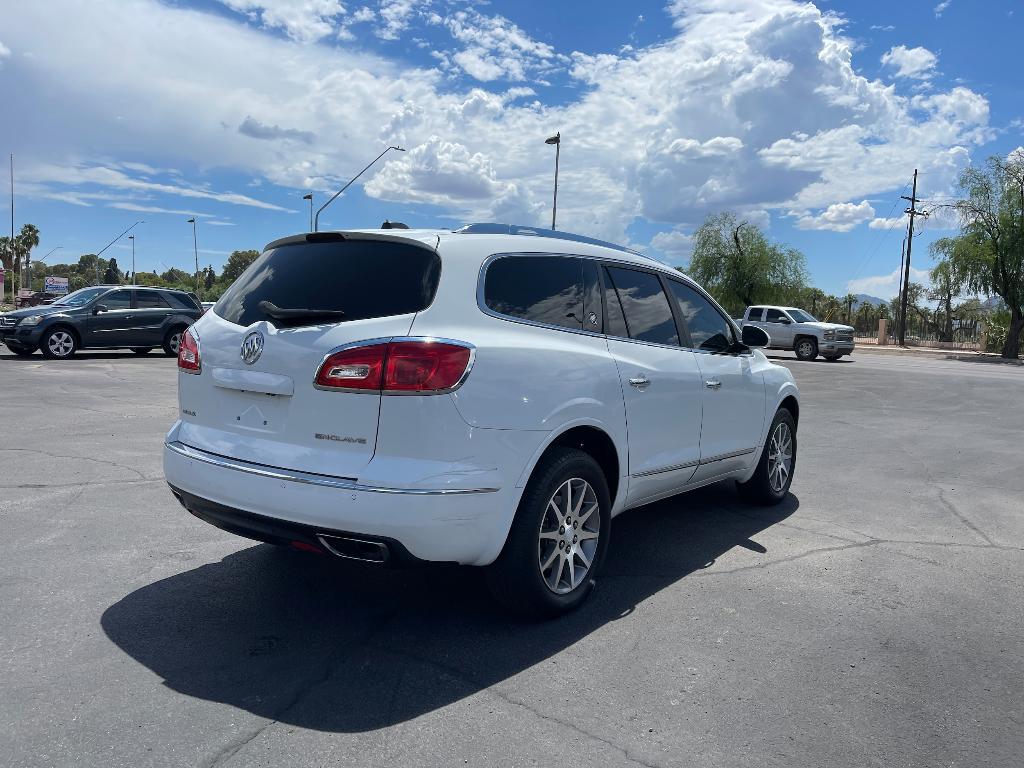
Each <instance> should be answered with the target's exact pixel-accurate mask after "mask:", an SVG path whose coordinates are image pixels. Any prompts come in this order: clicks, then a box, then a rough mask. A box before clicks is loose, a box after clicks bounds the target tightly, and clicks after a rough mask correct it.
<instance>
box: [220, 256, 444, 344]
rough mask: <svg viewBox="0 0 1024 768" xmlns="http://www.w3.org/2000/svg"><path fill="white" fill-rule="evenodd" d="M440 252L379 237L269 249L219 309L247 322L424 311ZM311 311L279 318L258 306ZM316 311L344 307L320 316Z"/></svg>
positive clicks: (299, 321)
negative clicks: (264, 304)
mask: <svg viewBox="0 0 1024 768" xmlns="http://www.w3.org/2000/svg"><path fill="white" fill-rule="evenodd" d="M440 274H441V259H440V257H438V255H437V254H436V253H434V252H433V251H431V250H428V249H426V248H421V247H419V246H416V245H408V244H405V243H391V242H383V241H380V240H369V241H368V240H348V241H345V242H331V243H294V244H290V245H282V246H281V247H279V248H273V249H271V250H268V251H264V252H263V254H261V255H260V257H259V258H258V259H256V261H254V262H253V263H252V265H251V266H250V267H249V268H248V269H247V270H245V272H243V273H242V276H241V277H239V278H238V280H236V281H235V282H234V284H233V285H232V286H231V287H230V288H229V289H228V290H227V291H226V292H225V294H224V295H223V296H222V297H221V299H220V301H218V302H217V304H216V305H215V306H214V308H213V311H214V312H216V313H217V314H218V315H220V316H221V317H223V318H224V319H225V320H228V321H230V322H232V323H237V324H238V325H241V326H248V325H251V324H252V323H255V322H259V321H260V320H267V321H268V322H270V323H272V324H273V325H275V326H278V327H281V326H284V325H287V326H289V327H294V326H296V325H319V324H322V323H343V322H348V321H350V320H363V319H366V318H370V317H388V316H391V315H404V314H407V313H410V312H419V311H420V310H421V309H426V308H427V307H428V306H429V305H430V302H431V301H433V300H434V293H435V291H436V290H437V281H438V277H439V276H440ZM264 301H267V302H270V303H271V304H273V305H275V306H276V307H278V308H280V309H283V310H311V315H310V316H309V317H305V318H303V317H293V318H289V319H287V320H281V319H274V318H273V317H271V316H269V315H268V314H266V312H264V310H262V309H260V306H259V305H260V303H261V302H264ZM316 312H321V313H322V312H338V313H343V314H339V315H338V316H337V317H329V318H328V317H316V316H315V313H316Z"/></svg>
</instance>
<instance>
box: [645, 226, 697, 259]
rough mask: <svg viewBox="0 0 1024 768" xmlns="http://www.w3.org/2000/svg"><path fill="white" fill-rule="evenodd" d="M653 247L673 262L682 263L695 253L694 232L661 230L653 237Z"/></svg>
mask: <svg viewBox="0 0 1024 768" xmlns="http://www.w3.org/2000/svg"><path fill="white" fill-rule="evenodd" d="M651 248H654V249H656V250H658V251H661V252H662V253H663V254H665V256H667V257H668V260H669V261H670V262H671V263H673V264H682V263H684V262H686V261H688V260H689V258H690V255H691V254H692V253H693V234H691V233H688V232H680V231H679V230H677V229H674V230H672V231H671V232H659V233H658V234H656V235H655V236H654V237H652V238H651Z"/></svg>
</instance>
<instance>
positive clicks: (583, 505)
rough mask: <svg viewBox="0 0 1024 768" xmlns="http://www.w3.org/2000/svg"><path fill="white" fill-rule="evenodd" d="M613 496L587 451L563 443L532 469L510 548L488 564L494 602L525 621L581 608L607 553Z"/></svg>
mask: <svg viewBox="0 0 1024 768" xmlns="http://www.w3.org/2000/svg"><path fill="white" fill-rule="evenodd" d="M610 528H611V498H610V496H609V494H608V483H607V481H606V480H605V476H604V473H603V472H602V471H601V467H600V466H598V464H597V462H596V461H594V459H593V457H591V456H590V454H588V453H584V452H583V451H580V450H577V449H574V448H558V449H555V450H552V451H551V452H550V453H549V454H548V455H546V456H545V457H544V458H543V459H542V460H541V462H540V463H539V464H538V465H537V468H536V469H535V470H534V471H533V475H532V476H531V477H530V481H529V483H527V485H526V490H525V491H524V492H523V498H522V500H521V501H520V502H519V508H518V510H517V511H516V516H515V519H514V520H513V521H512V528H511V530H510V531H509V534H508V538H507V539H506V541H505V548H504V549H503V550H502V552H501V554H500V555H499V556H498V559H497V560H496V561H495V562H494V564H493V565H491V566H490V567H489V568H488V572H487V576H488V582H489V584H490V587H491V591H492V593H493V594H494V597H495V599H496V600H497V601H498V602H500V603H501V604H502V605H504V606H505V607H506V608H507V609H508V610H509V611H510V612H512V613H514V614H516V615H518V616H520V617H522V618H526V619H542V618H553V617H555V616H560V615H561V614H564V613H567V612H569V611H571V610H573V609H575V608H577V607H579V606H580V605H581V604H582V603H583V601H584V600H586V599H587V596H588V595H589V594H590V592H591V590H592V589H593V588H594V583H595V582H594V579H595V577H596V576H597V573H598V571H599V570H600V568H601V564H602V562H603V561H604V556H605V553H606V552H607V550H608V535H609V532H610Z"/></svg>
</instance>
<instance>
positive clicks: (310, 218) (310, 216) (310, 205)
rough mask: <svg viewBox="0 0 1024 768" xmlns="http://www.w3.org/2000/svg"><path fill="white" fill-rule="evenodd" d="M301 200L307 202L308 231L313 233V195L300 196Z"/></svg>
mask: <svg viewBox="0 0 1024 768" xmlns="http://www.w3.org/2000/svg"><path fill="white" fill-rule="evenodd" d="M302 199H303V200H309V231H310V232H312V231H313V193H312V192H310V193H309V194H308V195H303V196H302Z"/></svg>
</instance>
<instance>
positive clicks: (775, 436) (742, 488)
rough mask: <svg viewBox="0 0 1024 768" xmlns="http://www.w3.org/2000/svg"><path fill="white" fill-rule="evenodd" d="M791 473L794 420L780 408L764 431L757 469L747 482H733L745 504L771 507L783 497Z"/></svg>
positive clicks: (790, 479) (790, 481)
mask: <svg viewBox="0 0 1024 768" xmlns="http://www.w3.org/2000/svg"><path fill="white" fill-rule="evenodd" d="M795 471H796V420H795V419H794V418H793V414H792V413H790V412H789V411H788V410H787V409H785V408H780V409H779V410H778V411H777V412H776V413H775V418H774V419H773V420H772V426H771V429H769V430H768V439H767V440H766V441H765V444H764V448H763V449H762V450H761V458H760V460H758V462H757V469H755V470H754V474H753V476H751V478H750V479H749V480H748V481H747V482H745V483H737V487H738V488H739V492H740V495H741V496H742V497H743V498H744V499H745V500H746V501H749V502H751V503H752V504H761V505H764V506H771V505H773V504H778V503H779V502H781V501H782V500H783V499H784V498H786V494H788V493H789V486H790V485H791V484H792V483H793V473H794V472H795Z"/></svg>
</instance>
